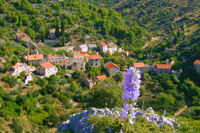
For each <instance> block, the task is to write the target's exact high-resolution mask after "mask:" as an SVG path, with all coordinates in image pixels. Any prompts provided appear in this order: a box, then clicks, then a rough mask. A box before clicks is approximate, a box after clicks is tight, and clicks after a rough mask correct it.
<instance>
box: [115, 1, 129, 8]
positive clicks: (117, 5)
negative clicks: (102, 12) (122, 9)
mask: <svg viewBox="0 0 200 133" xmlns="http://www.w3.org/2000/svg"><path fill="white" fill-rule="evenodd" d="M126 1H127V0H122V1H121V2H119V3H117V4H115V5H114V6H112V7H111V9H114V8H116V7H119V6H120V5H121V4H122V3H123V2H126Z"/></svg>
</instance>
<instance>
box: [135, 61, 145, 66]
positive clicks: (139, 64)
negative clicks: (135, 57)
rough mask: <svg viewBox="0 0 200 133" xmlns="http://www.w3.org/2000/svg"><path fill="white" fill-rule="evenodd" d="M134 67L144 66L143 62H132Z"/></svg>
mask: <svg viewBox="0 0 200 133" xmlns="http://www.w3.org/2000/svg"><path fill="white" fill-rule="evenodd" d="M134 66H135V67H144V63H143V62H138V63H134Z"/></svg>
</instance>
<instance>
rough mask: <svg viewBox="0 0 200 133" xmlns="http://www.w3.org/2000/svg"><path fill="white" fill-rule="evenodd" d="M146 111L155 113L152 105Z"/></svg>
mask: <svg viewBox="0 0 200 133" xmlns="http://www.w3.org/2000/svg"><path fill="white" fill-rule="evenodd" d="M146 111H147V112H148V113H151V114H154V110H153V109H152V107H149V108H147V109H146Z"/></svg>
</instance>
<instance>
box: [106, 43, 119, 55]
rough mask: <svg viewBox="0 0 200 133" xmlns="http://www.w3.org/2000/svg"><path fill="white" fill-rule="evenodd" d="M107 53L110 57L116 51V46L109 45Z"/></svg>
mask: <svg viewBox="0 0 200 133" xmlns="http://www.w3.org/2000/svg"><path fill="white" fill-rule="evenodd" d="M107 51H108V52H109V53H110V54H111V55H112V54H113V53H114V52H115V51H117V45H116V44H114V43H109V44H108V48H107Z"/></svg>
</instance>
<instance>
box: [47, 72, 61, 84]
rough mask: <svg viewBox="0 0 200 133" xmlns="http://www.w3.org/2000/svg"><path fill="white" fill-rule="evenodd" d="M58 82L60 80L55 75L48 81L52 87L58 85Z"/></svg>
mask: <svg viewBox="0 0 200 133" xmlns="http://www.w3.org/2000/svg"><path fill="white" fill-rule="evenodd" d="M58 80H59V79H58V77H57V76H56V75H55V74H53V75H51V76H50V77H49V79H48V81H49V83H50V84H52V85H56V84H57V83H58Z"/></svg>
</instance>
